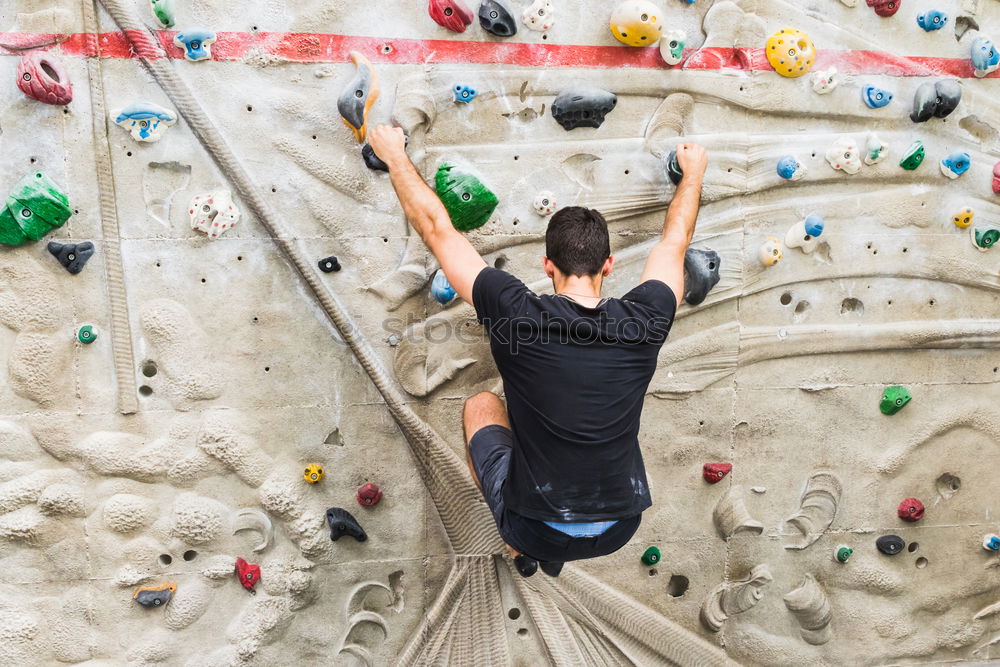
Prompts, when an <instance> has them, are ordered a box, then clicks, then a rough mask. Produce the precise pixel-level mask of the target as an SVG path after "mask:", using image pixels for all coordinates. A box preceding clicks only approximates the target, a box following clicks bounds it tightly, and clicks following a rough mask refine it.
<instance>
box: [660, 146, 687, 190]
mask: <svg viewBox="0 0 1000 667" xmlns="http://www.w3.org/2000/svg"><path fill="white" fill-rule="evenodd" d="M664 162H665V167H666V170H667V176H669V177H670V182H671V183H673V184H674V185H680V184H681V179H682V178H684V171H683V170H682V169H681V165H680V163H679V162H678V161H677V151H670V155H668V156H667V159H666V160H664Z"/></svg>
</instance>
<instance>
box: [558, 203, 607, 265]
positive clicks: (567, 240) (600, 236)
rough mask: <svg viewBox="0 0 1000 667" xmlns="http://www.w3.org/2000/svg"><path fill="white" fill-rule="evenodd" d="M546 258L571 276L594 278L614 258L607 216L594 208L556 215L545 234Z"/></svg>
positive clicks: (568, 209) (566, 210)
mask: <svg viewBox="0 0 1000 667" xmlns="http://www.w3.org/2000/svg"><path fill="white" fill-rule="evenodd" d="M545 256H546V257H548V258H549V259H550V260H552V263H553V264H555V265H556V267H558V269H559V270H560V271H562V272H563V273H565V274H566V275H568V276H593V275H596V274H597V273H599V272H600V270H601V267H603V266H604V262H605V261H607V259H608V257H610V256H611V239H610V238H609V237H608V223H607V222H606V221H605V220H604V216H603V215H601V214H600V213H598V212H597V211H595V210H594V209H591V208H583V207H582V206H567V207H566V208H561V209H559V210H558V211H556V214H555V215H553V216H552V219H551V220H549V228H548V229H547V230H545Z"/></svg>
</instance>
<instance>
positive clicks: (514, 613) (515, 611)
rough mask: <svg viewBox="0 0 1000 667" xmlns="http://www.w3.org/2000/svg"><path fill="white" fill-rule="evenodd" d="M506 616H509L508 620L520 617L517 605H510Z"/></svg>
mask: <svg viewBox="0 0 1000 667" xmlns="http://www.w3.org/2000/svg"><path fill="white" fill-rule="evenodd" d="M507 616H508V617H509V618H510V620H512V621H516V620H517V619H519V618H521V610H520V609H518V608H517V607H511V608H510V609H508V610H507Z"/></svg>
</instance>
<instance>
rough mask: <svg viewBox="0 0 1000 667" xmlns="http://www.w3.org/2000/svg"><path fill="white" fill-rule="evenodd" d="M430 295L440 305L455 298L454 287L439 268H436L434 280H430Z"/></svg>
mask: <svg viewBox="0 0 1000 667" xmlns="http://www.w3.org/2000/svg"><path fill="white" fill-rule="evenodd" d="M431 296H433V297H434V299H435V300H436V301H437V302H438V303H440V304H442V305H444V304H447V303H448V302H449V301H451V300H452V299H454V298H455V288H454V287H452V286H451V283H449V282H448V278H447V276H445V275H444V271H442V270H441V269H438V270H437V273H435V274H434V280H432V281H431Z"/></svg>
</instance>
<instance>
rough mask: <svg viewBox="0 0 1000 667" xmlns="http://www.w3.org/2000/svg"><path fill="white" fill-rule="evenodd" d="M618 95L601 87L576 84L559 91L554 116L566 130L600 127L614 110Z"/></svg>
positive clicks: (553, 106)
mask: <svg viewBox="0 0 1000 667" xmlns="http://www.w3.org/2000/svg"><path fill="white" fill-rule="evenodd" d="M617 104H618V96H617V95H615V94H614V93H609V92H608V91H606V90H601V89H600V88H594V87H591V86H576V87H573V88H570V89H568V90H564V91H563V92H561V93H559V95H558V96H557V97H556V99H555V101H554V102H552V117H553V118H555V119H556V122H557V123H559V124H560V125H562V126H563V129H564V130H575V129H576V128H578V127H600V126H601V124H602V123H603V122H604V117H605V116H606V115H608V114H609V113H611V111H613V110H614V108H615V106H616V105H617Z"/></svg>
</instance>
